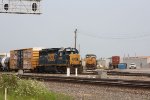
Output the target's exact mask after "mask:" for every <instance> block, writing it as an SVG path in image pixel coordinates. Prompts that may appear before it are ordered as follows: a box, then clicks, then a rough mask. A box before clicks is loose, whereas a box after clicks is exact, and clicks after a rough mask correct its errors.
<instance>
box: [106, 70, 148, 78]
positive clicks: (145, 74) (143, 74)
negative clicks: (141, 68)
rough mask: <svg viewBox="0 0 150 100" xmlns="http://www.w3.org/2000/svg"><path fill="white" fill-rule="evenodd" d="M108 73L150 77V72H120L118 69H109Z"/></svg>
mask: <svg viewBox="0 0 150 100" xmlns="http://www.w3.org/2000/svg"><path fill="white" fill-rule="evenodd" d="M107 74H108V75H119V76H145V77H150V73H136V72H134V73H131V72H118V71H107Z"/></svg>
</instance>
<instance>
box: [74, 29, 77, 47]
mask: <svg viewBox="0 0 150 100" xmlns="http://www.w3.org/2000/svg"><path fill="white" fill-rule="evenodd" d="M74 33H75V48H76V42H77V29H75V31H74Z"/></svg>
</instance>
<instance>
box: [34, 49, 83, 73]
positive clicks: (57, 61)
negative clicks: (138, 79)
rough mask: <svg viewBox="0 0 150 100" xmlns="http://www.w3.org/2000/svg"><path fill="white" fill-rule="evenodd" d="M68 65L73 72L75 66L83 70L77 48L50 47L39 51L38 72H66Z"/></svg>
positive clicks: (79, 70)
mask: <svg viewBox="0 0 150 100" xmlns="http://www.w3.org/2000/svg"><path fill="white" fill-rule="evenodd" d="M67 67H70V70H71V73H74V71H75V68H78V72H79V73H81V72H82V66H81V60H80V55H79V52H78V50H77V49H75V48H49V49H42V50H41V51H39V66H38V67H37V71H38V72H54V73H57V72H59V73H66V69H67Z"/></svg>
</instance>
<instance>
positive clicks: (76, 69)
mask: <svg viewBox="0 0 150 100" xmlns="http://www.w3.org/2000/svg"><path fill="white" fill-rule="evenodd" d="M75 76H78V68H75Z"/></svg>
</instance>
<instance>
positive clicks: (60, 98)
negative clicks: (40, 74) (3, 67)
mask: <svg viewBox="0 0 150 100" xmlns="http://www.w3.org/2000/svg"><path fill="white" fill-rule="evenodd" d="M5 88H7V100H72V97H70V96H66V95H63V94H56V93H53V92H50V91H49V90H48V89H47V88H46V87H45V85H44V84H43V83H41V82H39V81H36V80H24V79H20V78H18V77H17V76H15V75H0V100H4V90H5Z"/></svg>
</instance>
